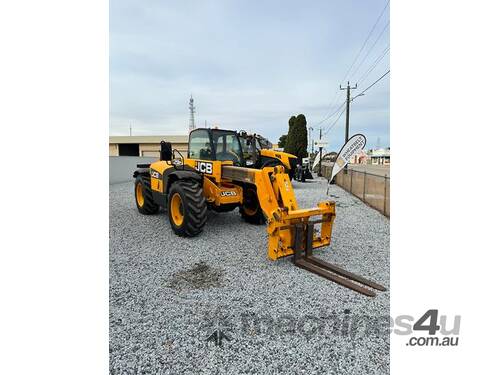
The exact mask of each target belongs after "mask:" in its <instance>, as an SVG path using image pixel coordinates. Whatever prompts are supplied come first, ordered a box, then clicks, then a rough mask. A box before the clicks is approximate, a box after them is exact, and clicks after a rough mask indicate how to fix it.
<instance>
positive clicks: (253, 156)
mask: <svg viewBox="0 0 500 375" xmlns="http://www.w3.org/2000/svg"><path fill="white" fill-rule="evenodd" d="M239 137H240V142H241V146H242V148H243V157H244V158H245V161H246V163H247V165H248V166H252V167H255V168H263V167H274V166H278V165H282V166H284V167H285V172H286V173H287V174H288V176H289V177H290V179H292V178H293V176H294V175H295V171H296V169H297V163H298V158H297V157H296V156H295V155H292V154H290V153H288V152H283V151H276V150H273V149H272V146H273V145H272V143H271V142H269V140H267V139H266V138H264V137H262V136H261V135H258V134H248V133H246V132H244V131H242V132H240V133H239Z"/></svg>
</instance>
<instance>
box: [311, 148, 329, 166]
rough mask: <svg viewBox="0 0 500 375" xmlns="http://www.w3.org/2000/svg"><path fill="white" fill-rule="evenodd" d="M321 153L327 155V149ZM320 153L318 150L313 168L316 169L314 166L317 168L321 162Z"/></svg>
mask: <svg viewBox="0 0 500 375" xmlns="http://www.w3.org/2000/svg"><path fill="white" fill-rule="evenodd" d="M321 154H322V155H326V150H325V149H323V151H322V152H321ZM319 155H320V153H319V152H318V153H317V154H316V157H315V158H314V163H313V167H312V169H313V170H314V168H316V166H317V165H318V163H319V159H320V157H319Z"/></svg>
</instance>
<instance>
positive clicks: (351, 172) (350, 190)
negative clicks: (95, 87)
mask: <svg viewBox="0 0 500 375" xmlns="http://www.w3.org/2000/svg"><path fill="white" fill-rule="evenodd" d="M349 173H350V174H351V187H350V189H349V193H352V175H353V174H354V171H353V170H352V169H351V170H350V171H349Z"/></svg>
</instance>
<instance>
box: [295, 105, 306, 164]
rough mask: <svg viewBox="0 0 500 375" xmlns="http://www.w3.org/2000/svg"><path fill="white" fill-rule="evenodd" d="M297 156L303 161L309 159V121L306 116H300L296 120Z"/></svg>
mask: <svg viewBox="0 0 500 375" xmlns="http://www.w3.org/2000/svg"><path fill="white" fill-rule="evenodd" d="M294 132H295V134H294V136H295V138H296V139H295V150H294V151H295V154H294V155H295V156H297V157H298V158H299V160H302V158H305V157H307V120H306V116H304V115H303V114H300V115H298V116H297V117H296V119H295V125H294Z"/></svg>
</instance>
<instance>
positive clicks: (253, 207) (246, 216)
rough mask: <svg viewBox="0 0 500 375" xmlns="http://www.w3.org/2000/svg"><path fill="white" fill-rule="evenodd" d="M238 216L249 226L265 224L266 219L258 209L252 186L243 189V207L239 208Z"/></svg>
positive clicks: (258, 205) (255, 194) (255, 192)
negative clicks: (249, 224)
mask: <svg viewBox="0 0 500 375" xmlns="http://www.w3.org/2000/svg"><path fill="white" fill-rule="evenodd" d="M240 215H241V217H242V218H243V220H245V221H246V222H248V223H251V224H263V223H265V222H266V217H265V216H264V213H263V212H262V209H261V208H260V204H259V199H258V197H257V189H256V187H255V186H253V185H248V186H245V187H244V188H243V205H241V206H240Z"/></svg>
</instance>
